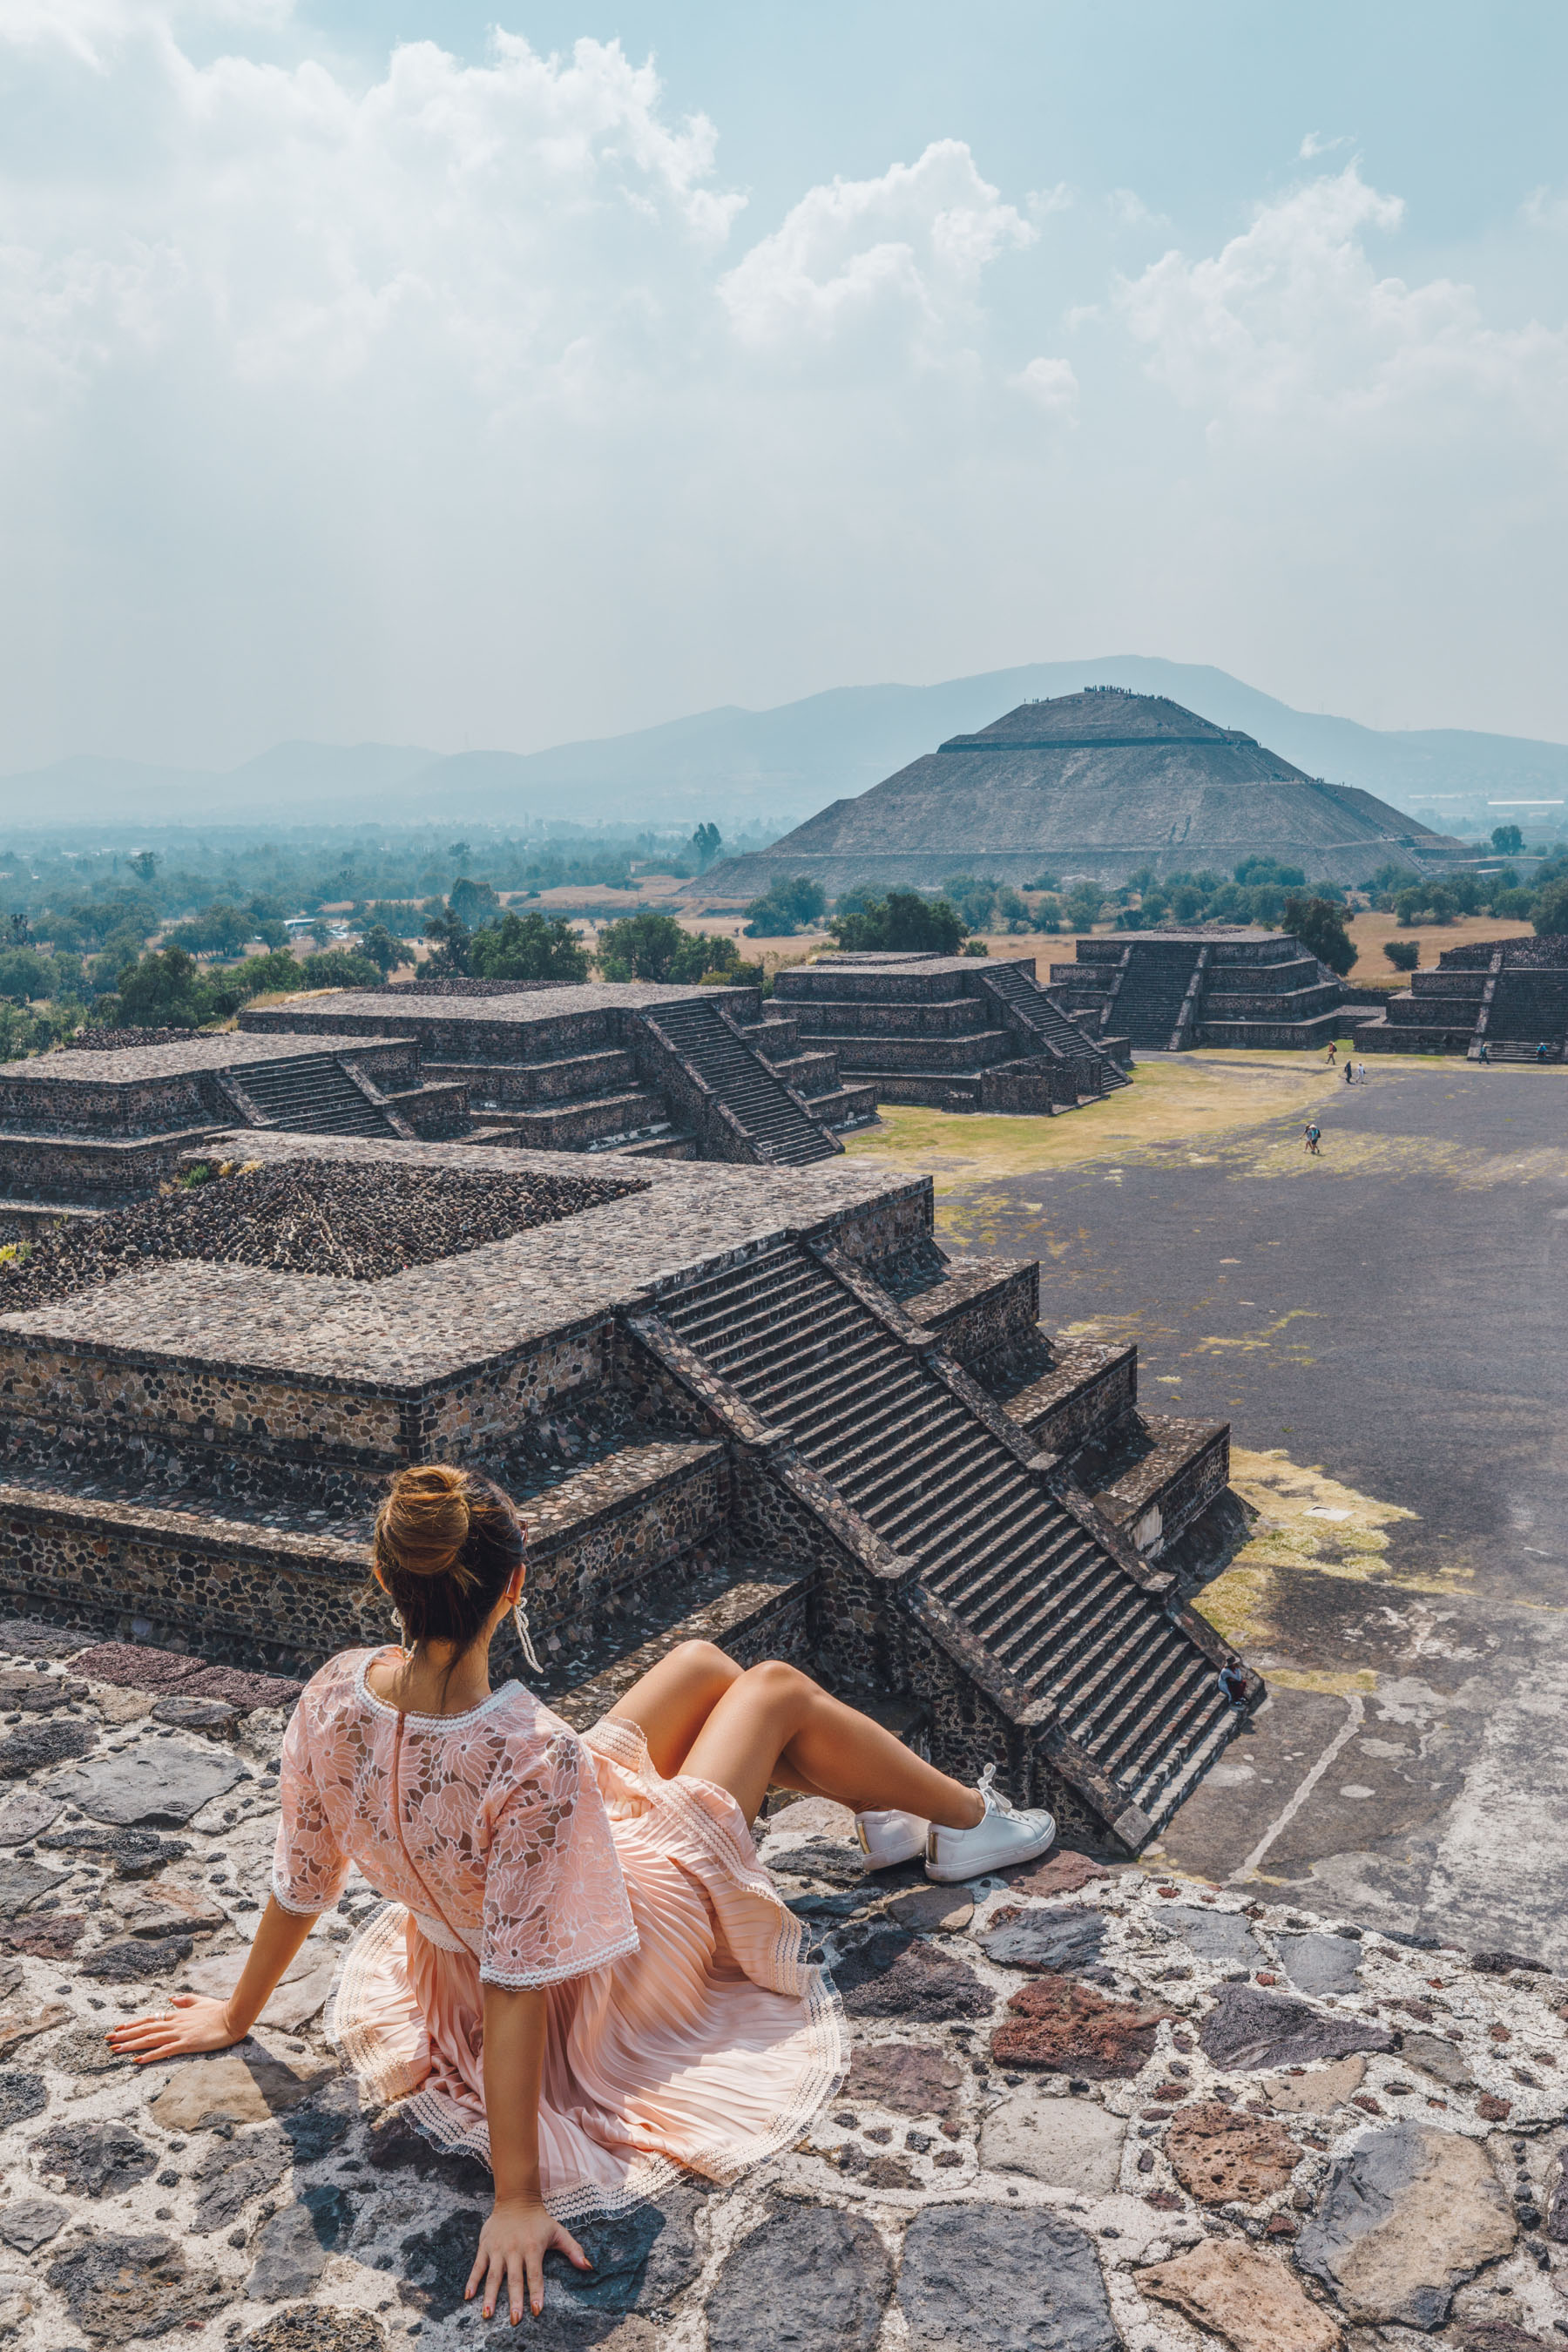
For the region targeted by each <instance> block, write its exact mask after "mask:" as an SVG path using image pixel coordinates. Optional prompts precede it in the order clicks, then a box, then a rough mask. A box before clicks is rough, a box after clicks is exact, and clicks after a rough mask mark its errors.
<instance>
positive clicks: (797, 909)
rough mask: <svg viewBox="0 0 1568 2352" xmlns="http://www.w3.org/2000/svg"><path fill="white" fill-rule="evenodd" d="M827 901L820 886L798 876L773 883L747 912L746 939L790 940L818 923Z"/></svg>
mask: <svg viewBox="0 0 1568 2352" xmlns="http://www.w3.org/2000/svg"><path fill="white" fill-rule="evenodd" d="M826 906H827V900H826V898H825V897H824V895H823V892H822V887H821V885H820V884H819V883H816V882H813V881H812V880H811V879H810V878H809V877H807V876H806V875H805V874H797V875H796V876H795V879H794V880H793V881H792V882H775V883H773V885H772V887H770V888H769V889H768V890H767V891H766V892H764V894H763V897H762V898H753V899H752V903H751V905H750V906H749V907H748V908H747V909H746V937H747V938H748V939H749V940H787V939H793V938H794V937H795V933H796V931H799V930H805V929H807V928H808V927H809V926H810V925H812V924H814V923H816V922H817V921H819V920H820V919H821V917H822V915H823V913H824V911H825V910H826Z"/></svg>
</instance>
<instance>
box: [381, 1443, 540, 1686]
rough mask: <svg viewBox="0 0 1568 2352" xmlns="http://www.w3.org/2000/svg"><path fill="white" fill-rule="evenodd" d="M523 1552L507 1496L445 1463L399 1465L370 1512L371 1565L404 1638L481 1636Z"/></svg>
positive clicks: (466, 1646) (465, 1646) (464, 1640)
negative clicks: (388, 1487) (386, 1491)
mask: <svg viewBox="0 0 1568 2352" xmlns="http://www.w3.org/2000/svg"><path fill="white" fill-rule="evenodd" d="M522 1557H523V1539H522V1528H521V1526H520V1524H519V1522H518V1516H517V1513H516V1512H515V1511H514V1510H513V1508H512V1507H511V1503H510V1499H509V1497H508V1496H505V1495H503V1494H502V1492H501V1490H500V1487H499V1486H495V1485H494V1484H493V1483H492V1482H491V1481H490V1480H489V1478H483V1477H480V1476H479V1475H478V1474H477V1473H476V1472H474V1471H471V1470H454V1469H451V1468H449V1467H448V1466H447V1465H446V1464H445V1463H427V1464H426V1465H424V1466H423V1467H422V1468H420V1469H417V1470H400V1471H399V1472H398V1473H397V1475H396V1476H395V1478H394V1480H393V1482H392V1489H391V1492H390V1493H389V1494H388V1496H387V1497H386V1500H385V1502H384V1503H383V1505H382V1507H381V1508H380V1510H379V1511H378V1512H377V1513H376V1517H375V1572H376V1576H377V1579H378V1580H379V1581H380V1583H381V1584H382V1585H383V1587H384V1590H385V1591H387V1592H388V1593H389V1594H390V1595H391V1597H392V1601H393V1605H394V1606H395V1609H396V1611H397V1613H398V1615H399V1616H400V1617H401V1618H402V1620H403V1623H404V1629H405V1634H406V1637H407V1641H408V1644H409V1646H410V1647H411V1648H412V1647H413V1645H414V1644H415V1643H417V1642H454V1643H456V1644H457V1652H456V1655H455V1657H454V1659H453V1664H456V1663H457V1659H458V1658H460V1657H462V1656H463V1655H464V1654H466V1653H467V1652H468V1650H471V1649H472V1647H473V1645H474V1643H476V1642H477V1641H478V1639H479V1633H480V1631H481V1630H482V1628H483V1626H484V1622H485V1620H486V1618H487V1617H489V1613H490V1612H491V1610H492V1609H493V1608H494V1607H495V1605H496V1602H497V1601H499V1600H500V1597H501V1594H502V1593H503V1592H504V1591H505V1590H506V1587H507V1582H508V1580H509V1579H510V1576H511V1574H512V1572H513V1570H515V1569H516V1568H517V1567H518V1566H519V1564H520V1563H521V1559H522Z"/></svg>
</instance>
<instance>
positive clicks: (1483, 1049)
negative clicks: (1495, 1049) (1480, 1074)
mask: <svg viewBox="0 0 1568 2352" xmlns="http://www.w3.org/2000/svg"><path fill="white" fill-rule="evenodd" d="M1491 1058H1492V1057H1491V1055H1490V1054H1489V1052H1488V1051H1487V1041H1486V1039H1485V1038H1484V1037H1483V1038H1482V1039H1481V1044H1480V1051H1479V1053H1478V1054H1477V1055H1476V1059H1477V1061H1478V1062H1485V1063H1486V1064H1487V1066H1488V1067H1490V1066H1491Z"/></svg>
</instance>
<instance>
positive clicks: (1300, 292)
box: [1118, 163, 1568, 454]
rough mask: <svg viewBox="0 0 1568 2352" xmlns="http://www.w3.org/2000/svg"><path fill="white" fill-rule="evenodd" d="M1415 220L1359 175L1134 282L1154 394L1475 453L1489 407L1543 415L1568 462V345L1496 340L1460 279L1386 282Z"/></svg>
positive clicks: (1134, 328) (1236, 415)
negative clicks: (1448, 443)
mask: <svg viewBox="0 0 1568 2352" xmlns="http://www.w3.org/2000/svg"><path fill="white" fill-rule="evenodd" d="M1403 218H1404V206H1403V205H1402V204H1401V203H1400V201H1399V199H1398V198H1397V197H1394V196H1388V195H1384V194H1381V193H1380V192H1379V191H1378V190H1377V189H1375V188H1373V187H1370V186H1369V185H1368V184H1366V182H1365V181H1363V179H1362V177H1361V174H1360V173H1359V171H1358V170H1357V168H1356V166H1355V165H1354V164H1353V163H1352V164H1351V165H1349V166H1348V167H1347V168H1346V169H1345V170H1344V171H1343V172H1342V173H1338V174H1336V175H1334V176H1333V177H1324V178H1320V179H1315V180H1312V181H1310V182H1309V183H1307V184H1306V185H1304V186H1302V187H1300V188H1299V189H1296V190H1295V191H1293V192H1292V193H1291V194H1289V195H1288V196H1285V197H1283V198H1281V199H1280V200H1279V202H1278V203H1276V204H1273V205H1264V206H1262V207H1260V209H1259V210H1258V214H1257V215H1256V217H1255V219H1254V221H1253V223H1252V226H1250V227H1249V228H1248V229H1247V230H1246V231H1245V232H1244V233H1243V234H1242V235H1241V236H1237V237H1233V238H1232V239H1231V241H1230V242H1229V244H1228V245H1226V246H1225V247H1223V248H1222V249H1221V251H1220V252H1219V253H1217V254H1215V255H1212V256H1210V257H1207V258H1205V259H1202V260H1198V261H1189V260H1188V259H1187V257H1185V256H1184V254H1181V253H1179V252H1170V253H1167V254H1165V255H1164V256H1163V257H1162V258H1161V259H1160V260H1159V261H1157V262H1154V263H1153V264H1152V265H1151V267H1150V268H1148V269H1146V270H1144V271H1143V273H1142V276H1141V277H1139V278H1135V279H1132V280H1131V281H1123V283H1122V284H1121V288H1120V290H1119V294H1118V307H1119V310H1120V313H1121V317H1122V319H1123V320H1125V322H1126V324H1127V326H1128V328H1129V329H1130V331H1131V333H1132V335H1133V336H1134V337H1135V338H1136V340H1137V341H1139V342H1141V343H1142V344H1144V345H1145V346H1146V347H1147V349H1148V352H1149V361H1148V364H1149V367H1150V370H1151V372H1152V374H1153V375H1154V376H1155V378H1156V379H1157V380H1158V381H1159V382H1161V383H1163V384H1165V385H1166V386H1167V387H1168V388H1169V389H1170V391H1172V392H1173V394H1175V395H1176V397H1177V398H1178V399H1179V400H1180V401H1182V402H1183V403H1184V404H1186V405H1189V406H1192V407H1197V408H1203V409H1205V410H1206V411H1208V412H1210V413H1211V414H1212V415H1214V416H1215V418H1216V419H1229V420H1232V421H1235V422H1250V423H1251V424H1253V425H1258V424H1260V423H1266V422H1269V421H1272V422H1273V423H1276V424H1279V423H1292V424H1294V423H1299V422H1300V419H1301V418H1302V417H1303V415H1317V416H1319V417H1320V418H1332V419H1336V420H1337V421H1338V423H1339V424H1340V425H1342V426H1348V425H1351V424H1352V423H1353V424H1355V425H1361V426H1367V425H1392V426H1393V427H1394V429H1396V430H1398V431H1399V432H1401V433H1402V434H1405V435H1406V436H1408V435H1410V434H1412V433H1416V432H1432V431H1438V432H1441V431H1443V430H1445V429H1452V430H1453V431H1455V432H1458V433H1460V434H1462V435H1464V436H1467V437H1468V436H1472V435H1473V434H1474V432H1475V429H1476V425H1477V422H1478V410H1477V404H1478V403H1480V404H1483V405H1485V406H1495V407H1498V408H1501V409H1506V410H1510V411H1512V412H1514V414H1515V416H1516V418H1517V417H1524V416H1531V415H1533V416H1534V418H1535V420H1536V422H1537V423H1538V424H1539V425H1541V426H1542V428H1543V430H1545V431H1546V434H1547V438H1548V440H1549V441H1551V442H1552V443H1553V444H1554V445H1556V446H1558V449H1559V454H1561V413H1560V412H1559V413H1557V414H1556V415H1553V404H1555V403H1556V402H1557V401H1558V400H1560V399H1561V397H1562V395H1563V391H1564V389H1565V388H1568V384H1565V362H1568V336H1565V334H1564V331H1563V329H1562V328H1555V329H1548V328H1544V327H1542V326H1539V325H1535V324H1531V325H1528V326H1524V327H1521V328H1515V329H1496V328H1492V327H1489V325H1487V323H1486V322H1485V320H1484V319H1483V317H1482V315H1481V312H1480V310H1479V303H1478V300H1477V297H1476V294H1475V291H1474V289H1472V288H1470V287H1468V286H1464V285H1460V284H1458V283H1456V282H1455V281H1453V280H1451V279H1448V278H1432V279H1429V280H1428V281H1427V282H1426V284H1424V285H1415V286H1411V285H1407V284H1406V283H1405V280H1404V279H1403V278H1394V277H1385V276H1383V275H1381V274H1380V273H1379V271H1378V269H1377V268H1376V266H1375V265H1374V263H1373V259H1372V256H1371V254H1370V252H1369V250H1368V239H1369V237H1371V236H1378V235H1389V234H1392V233H1393V232H1394V231H1395V230H1397V229H1398V228H1399V226H1400V225H1401V223H1402V221H1403Z"/></svg>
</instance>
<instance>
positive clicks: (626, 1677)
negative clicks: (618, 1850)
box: [542, 1560, 814, 1731]
mask: <svg viewBox="0 0 1568 2352" xmlns="http://www.w3.org/2000/svg"><path fill="white" fill-rule="evenodd" d="M813 1582H814V1578H813V1573H812V1571H811V1570H806V1569H801V1568H800V1567H798V1566H795V1565H794V1564H792V1563H790V1562H787V1561H784V1562H779V1563H777V1564H775V1563H773V1562H771V1561H767V1560H761V1561H752V1562H748V1563H746V1564H745V1565H742V1566H734V1567H731V1568H728V1569H722V1570H714V1571H710V1572H709V1573H708V1574H706V1575H697V1576H693V1577H690V1578H687V1579H683V1580H676V1581H671V1582H669V1583H668V1584H667V1585H666V1586H664V1588H663V1589H662V1590H661V1591H658V1593H657V1594H656V1595H653V1596H652V1597H651V1598H650V1600H649V1601H648V1604H647V1608H646V1609H645V1610H644V1611H643V1612H642V1613H641V1620H640V1622H639V1623H638V1626H637V1632H638V1633H639V1634H640V1635H641V1638H640V1639H638V1640H637V1641H636V1642H635V1643H632V1645H631V1646H629V1647H627V1648H626V1649H625V1650H624V1651H623V1652H622V1653H621V1654H620V1655H619V1656H617V1657H616V1659H615V1661H614V1663H613V1664H608V1665H603V1666H599V1667H598V1668H597V1670H596V1671H595V1673H594V1674H592V1675H590V1676H589V1677H588V1678H586V1679H584V1680H580V1681H573V1682H570V1683H566V1684H563V1685H560V1686H559V1687H552V1683H551V1681H550V1680H548V1679H547V1681H546V1682H545V1684H544V1685H542V1689H543V1692H544V1695H545V1696H547V1697H548V1698H549V1702H550V1705H551V1706H552V1708H553V1709H554V1711H555V1713H556V1714H557V1715H559V1716H562V1717H564V1719H565V1720H566V1722H568V1723H569V1724H571V1726H572V1727H573V1728H574V1730H576V1731H587V1730H588V1729H590V1728H591V1727H592V1726H593V1725H594V1724H595V1723H597V1722H598V1721H599V1720H600V1718H601V1717H604V1716H606V1715H608V1713H609V1712H610V1709H611V1708H612V1707H614V1706H618V1705H619V1704H620V1702H621V1700H622V1699H623V1698H624V1697H625V1696H626V1692H627V1691H628V1690H630V1688H631V1686H632V1685H633V1684H634V1683H636V1682H638V1681H640V1680H641V1678H642V1676H643V1675H646V1674H647V1673H648V1671H649V1670H650V1668H652V1667H654V1666H656V1665H657V1664H658V1662H659V1660H660V1659H661V1658H666V1657H668V1655H669V1653H670V1652H671V1650H673V1649H675V1648H676V1647H677V1646H678V1644H679V1643H682V1642H713V1643H717V1645H718V1646H719V1648H720V1649H721V1650H725V1651H727V1652H728V1653H729V1654H730V1656H731V1657H732V1658H736V1659H738V1660H739V1661H740V1663H741V1664H742V1665H743V1666H752V1665H758V1664H761V1663H762V1661H763V1658H768V1657H784V1658H792V1657H794V1658H802V1659H804V1658H805V1655H806V1654H808V1653H807V1644H806V1640H805V1631H806V1629H805V1612H806V1604H807V1601H808V1599H809V1596H810V1593H811V1591H812V1588H813ZM650 1624H651V1626H652V1630H651V1631H649V1630H646V1629H647V1627H648V1626H649V1625H650ZM546 1650H548V1641H547V1643H546ZM548 1663H549V1661H548V1659H547V1664H548Z"/></svg>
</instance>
